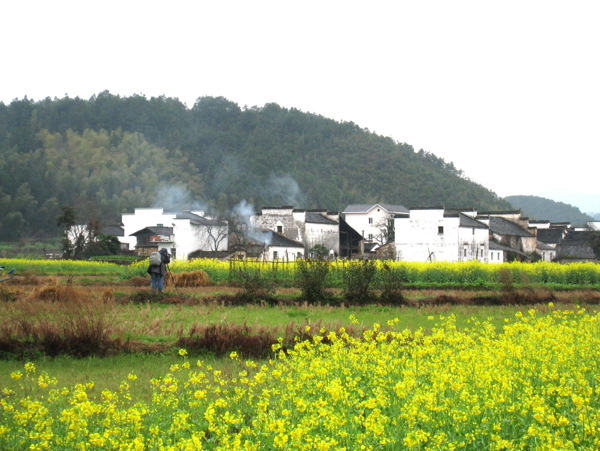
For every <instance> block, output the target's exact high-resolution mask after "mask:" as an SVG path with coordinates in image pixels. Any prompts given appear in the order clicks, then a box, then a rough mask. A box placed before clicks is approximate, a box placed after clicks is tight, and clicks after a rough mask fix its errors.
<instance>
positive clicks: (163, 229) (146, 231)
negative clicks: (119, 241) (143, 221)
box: [130, 227, 173, 236]
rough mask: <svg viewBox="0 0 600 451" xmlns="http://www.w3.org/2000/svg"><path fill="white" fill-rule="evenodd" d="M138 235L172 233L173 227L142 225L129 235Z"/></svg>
mask: <svg viewBox="0 0 600 451" xmlns="http://www.w3.org/2000/svg"><path fill="white" fill-rule="evenodd" d="M138 235H173V227H144V228H143V229H142V230H138V231H137V232H135V233H132V234H131V235H130V236H138Z"/></svg>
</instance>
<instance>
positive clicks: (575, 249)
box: [556, 241, 597, 261]
mask: <svg viewBox="0 0 600 451" xmlns="http://www.w3.org/2000/svg"><path fill="white" fill-rule="evenodd" d="M556 259H557V260H561V261H568V260H588V261H596V260H597V257H596V254H595V253H594V250H593V249H592V247H591V246H590V245H589V244H587V243H583V242H580V241H563V242H562V243H560V244H559V245H558V246H557V248H556Z"/></svg>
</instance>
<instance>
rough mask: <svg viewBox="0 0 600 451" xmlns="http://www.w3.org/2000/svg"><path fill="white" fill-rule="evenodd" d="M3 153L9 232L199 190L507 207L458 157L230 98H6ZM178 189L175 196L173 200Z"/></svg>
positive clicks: (327, 204)
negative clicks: (63, 210)
mask: <svg viewBox="0 0 600 451" xmlns="http://www.w3.org/2000/svg"><path fill="white" fill-rule="evenodd" d="M0 152H1V158H0V165H1V169H2V171H1V173H2V177H1V178H0V239H4V240H6V239H14V238H18V237H19V236H23V235H26V236H33V235H41V234H48V233H56V217H57V215H58V212H59V211H60V207H63V206H69V207H73V208H74V209H75V210H76V212H77V213H78V214H79V215H80V216H81V218H80V220H85V219H90V218H95V219H98V220H100V221H103V222H110V221H119V219H120V214H121V213H122V212H125V211H132V210H133V208H135V207H147V206H162V207H165V208H176V207H178V208H185V207H188V208H189V207H190V206H191V205H184V204H186V203H188V204H189V203H190V202H191V201H190V200H191V199H192V200H194V201H196V202H198V203H205V204H210V205H217V206H218V207H219V208H220V209H221V210H224V209H226V208H231V207H233V206H235V205H236V204H238V203H239V202H240V201H242V200H245V201H247V202H248V203H249V204H251V205H255V206H256V207H260V206H265V205H275V206H277V205H293V206H295V207H297V208H327V209H330V210H338V211H341V210H342V209H343V208H345V207H346V205H348V204H350V203H371V202H385V203H390V204H401V205H405V206H407V207H410V206H430V205H440V204H443V205H445V206H446V207H449V208H452V207H455V208H465V207H466V208H470V207H475V208H480V209H486V210H487V209H506V208H509V207H510V205H509V204H508V203H507V202H506V201H505V200H503V199H500V198H498V196H496V194H494V193H493V192H491V191H490V190H488V189H486V188H485V187H483V186H481V185H478V184H476V183H473V182H471V181H469V180H468V179H467V178H465V177H464V176H463V174H462V173H461V172H460V171H459V170H457V169H456V168H455V167H454V165H453V164H452V163H449V162H445V161H444V160H442V159H440V158H438V157H436V156H435V155H433V154H431V153H428V152H424V151H419V152H415V151H414V149H413V148H412V147H411V146H410V145H408V144H403V143H398V142H395V141H393V140H392V139H390V138H386V137H382V136H379V135H376V134H374V133H371V132H369V131H368V130H365V129H362V128H360V127H359V126H358V125H356V124H354V123H348V122H343V123H340V122H337V121H334V120H331V119H327V118H324V117H322V116H318V115H315V114H309V113H304V112H301V111H299V110H296V109H285V108H281V107H280V106H278V105H276V104H267V105H264V106H263V107H252V108H241V107H240V106H238V105H237V104H235V103H233V102H231V101H229V100H227V99H224V98H214V97H203V98H200V99H198V101H197V102H196V104H195V105H194V106H193V107H192V108H186V106H185V105H184V104H183V103H181V102H180V101H179V100H177V99H173V98H167V97H158V98H150V99H148V98H146V97H144V96H139V95H136V96H131V97H121V96H116V95H112V94H110V93H108V92H102V93H100V94H98V95H96V96H94V97H92V98H90V99H88V100H85V99H80V98H69V97H65V98H62V99H49V98H48V99H45V100H41V101H32V100H28V99H22V100H15V101H13V102H11V103H10V104H8V105H6V104H3V103H0ZM174 192H177V193H179V196H177V197H175V201H177V202H179V203H178V204H177V205H173V204H172V202H169V201H168V200H166V197H168V196H167V195H168V194H173V193H174ZM182 193H184V194H185V195H183V196H182V195H181V194H182ZM171 201H173V197H171Z"/></svg>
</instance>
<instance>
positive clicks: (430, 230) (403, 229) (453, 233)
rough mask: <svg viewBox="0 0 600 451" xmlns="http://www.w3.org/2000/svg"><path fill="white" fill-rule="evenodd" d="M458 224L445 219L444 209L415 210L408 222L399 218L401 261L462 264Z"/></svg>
mask: <svg viewBox="0 0 600 451" xmlns="http://www.w3.org/2000/svg"><path fill="white" fill-rule="evenodd" d="M458 221H459V220H458V218H444V210H443V209H423V210H420V209H417V210H411V211H410V216H409V217H408V218H396V219H395V220H394V224H395V231H396V233H395V234H396V241H395V243H396V258H397V260H401V261H414V262H426V261H429V260H432V261H458V238H459V237H458V225H459V222H458ZM440 227H443V232H442V233H440V229H439V228H440Z"/></svg>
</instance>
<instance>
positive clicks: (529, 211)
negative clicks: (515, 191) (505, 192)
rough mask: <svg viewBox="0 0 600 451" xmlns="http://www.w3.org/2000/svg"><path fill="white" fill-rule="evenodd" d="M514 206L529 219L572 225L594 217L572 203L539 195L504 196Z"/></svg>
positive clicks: (583, 222) (591, 219)
mask: <svg viewBox="0 0 600 451" xmlns="http://www.w3.org/2000/svg"><path fill="white" fill-rule="evenodd" d="M504 199H505V200H506V201H507V202H509V203H510V204H511V205H513V206H514V207H515V208H519V209H521V211H522V212H523V214H525V215H526V216H529V217H530V218H531V219H537V220H546V219H547V220H549V221H551V222H570V223H571V224H573V225H583V224H585V223H587V222H588V221H593V220H594V218H593V217H592V216H590V215H588V214H585V213H582V212H581V210H580V209H579V208H577V207H575V206H573V205H569V204H566V203H564V202H557V201H554V200H551V199H546V198H544V197H539V196H526V195H519V196H507V197H505V198H504Z"/></svg>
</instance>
